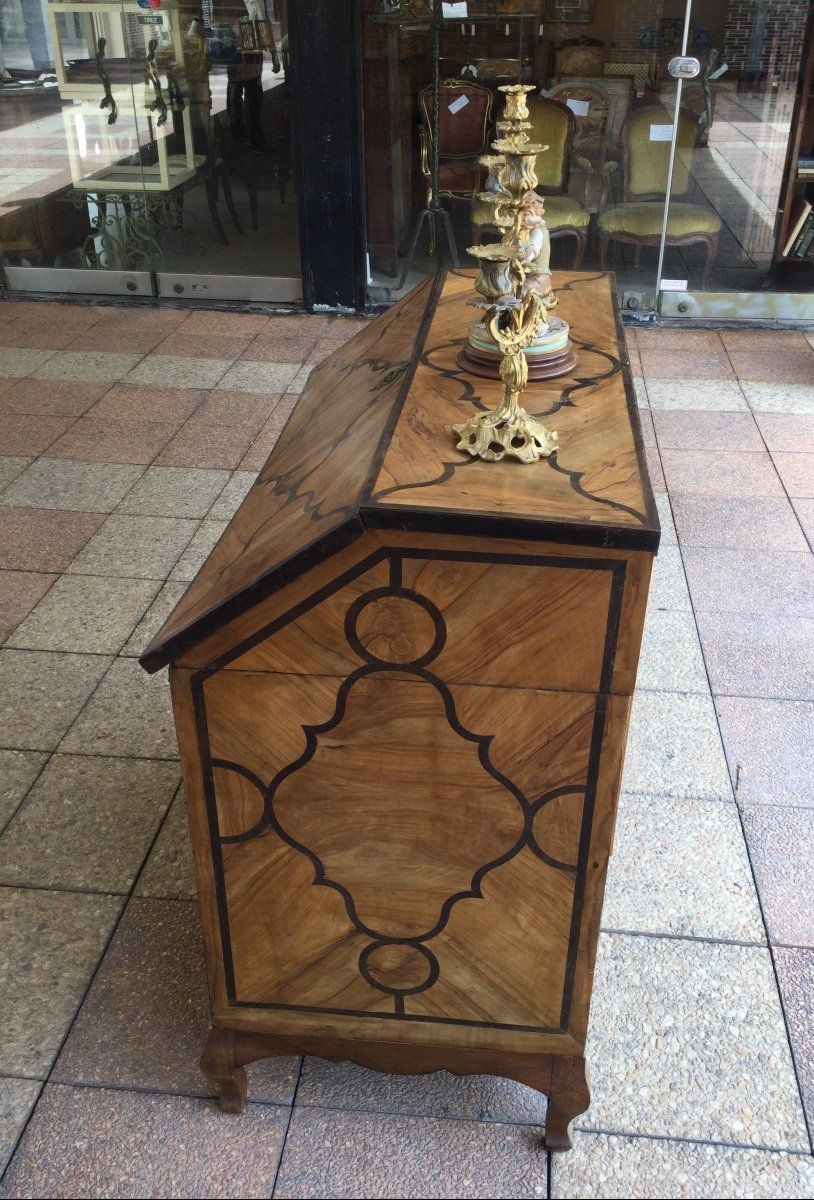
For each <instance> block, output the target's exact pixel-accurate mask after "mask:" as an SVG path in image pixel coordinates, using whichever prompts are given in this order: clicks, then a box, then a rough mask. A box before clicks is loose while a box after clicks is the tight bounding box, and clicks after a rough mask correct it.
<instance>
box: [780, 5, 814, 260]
mask: <svg viewBox="0 0 814 1200" xmlns="http://www.w3.org/2000/svg"><path fill="white" fill-rule="evenodd" d="M803 62H804V69H803V72H802V77H801V83H800V89H799V91H798V93H797V98H796V101H795V105H794V113H793V115H792V125H791V128H792V136H791V138H790V139H789V148H788V154H787V157H786V165H785V169H784V175H783V178H784V187H783V193H782V208H781V220H780V224H779V229H778V237H777V246H776V251H775V261H776V262H779V263H784V264H789V265H798V264H806V263H807V264H808V265H809V266H812V265H814V259H811V258H809V259H805V258H800V257H798V256H797V255H796V254H787V253H786V250H787V249H790V248H793V246H794V243H793V242H792V239H791V234H792V233H793V232H794V230H795V225H796V224H797V223H798V221H799V219H800V215H801V213H803V212H804V211H805V208H804V206H805V205H806V204H808V203H810V204H812V205H814V168H812V167H811V166H808V165H804V164H803V162H801V160H808V162H809V163H812V162H814V6H812V8H811V11H810V12H809V18H808V25H807V27H806V34H805V42H804V48H803ZM812 220H814V209H812V212H811V213H809V214H808V221H809V222H811V221H812Z"/></svg>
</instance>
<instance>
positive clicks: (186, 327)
mask: <svg viewBox="0 0 814 1200" xmlns="http://www.w3.org/2000/svg"><path fill="white" fill-rule="evenodd" d="M313 319H314V318H313V317H300V316H295V317H272V318H270V319H269V317H267V316H265V314H264V313H243V312H240V313H234V312H233V313H229V312H190V313H188V315H187V318H186V320H185V321H184V323H183V333H185V334H187V333H189V334H214V335H215V336H216V337H219V336H221V335H226V336H229V337H257V336H258V335H259V334H261V333H266V332H268V330H269V326H270V323H271V322H275V321H295V322H296V321H298V320H313ZM316 320H317V321H318V322H319V321H321V320H322V318H321V317H317V318H316Z"/></svg>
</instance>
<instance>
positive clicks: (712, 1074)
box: [578, 934, 809, 1150]
mask: <svg viewBox="0 0 814 1200" xmlns="http://www.w3.org/2000/svg"><path fill="white" fill-rule="evenodd" d="M586 1056H587V1058H588V1061H589V1063H590V1064H591V1091H592V1094H593V1095H592V1103H591V1107H590V1108H589V1109H588V1112H587V1113H585V1114H583V1115H582V1116H581V1117H580V1118H579V1120H578V1124H579V1125H580V1126H581V1127H583V1128H591V1129H601V1130H604V1131H611V1130H612V1131H614V1132H620V1133H647V1134H655V1135H657V1136H665V1137H682V1138H689V1139H690V1140H692V1141H723V1142H734V1143H736V1144H739V1145H754V1146H772V1147H777V1148H778V1149H784V1150H808V1149H809V1144H808V1135H807V1133H806V1128H805V1124H804V1121H803V1112H802V1108H801V1105H800V1099H799V1094H798V1091H797V1086H796V1081H795V1078H794V1070H793V1066H792V1061H791V1054H790V1051H789V1045H788V1041H787V1038H786V1031H785V1026H784V1023H783V1014H782V1010H781V1007H780V998H779V996H778V993H777V986H776V984H775V978H774V973H773V970H772V962H771V958H770V956H769V951H768V950H767V949H764V948H763V947H760V946H733V945H727V944H725V943H715V942H705V941H693V940H687V939H684V938H681V939H674V938H658V937H642V936H637V935H625V934H603V935H602V936H601V937H600V940H599V954H598V956H597V969H596V977H595V982H594V995H593V1001H592V1005H591V1021H590V1025H589V1030H588V1046H587V1050H586Z"/></svg>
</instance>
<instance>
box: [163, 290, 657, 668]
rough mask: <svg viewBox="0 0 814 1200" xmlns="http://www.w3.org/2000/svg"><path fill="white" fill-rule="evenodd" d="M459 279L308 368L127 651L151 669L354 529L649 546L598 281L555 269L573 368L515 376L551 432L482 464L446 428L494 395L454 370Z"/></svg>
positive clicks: (415, 297)
mask: <svg viewBox="0 0 814 1200" xmlns="http://www.w3.org/2000/svg"><path fill="white" fill-rule="evenodd" d="M474 274H475V273H474V272H471V271H458V272H450V273H441V274H439V275H438V276H435V277H433V278H431V279H428V280H425V281H424V282H423V283H422V284H420V285H419V287H417V288H415V289H414V291H412V292H411V293H410V294H409V295H408V296H406V297H405V298H404V299H403V300H401V301H400V302H399V303H398V304H396V305H394V306H393V307H392V308H391V309H389V310H388V311H387V312H386V313H384V314H383V315H382V316H380V317H378V318H377V319H376V320H375V321H372V322H371V323H370V324H369V325H368V326H367V327H366V328H364V329H363V330H362V331H361V332H360V333H359V334H357V335H356V337H354V338H353V339H351V341H349V342H348V343H347V344H346V345H345V346H343V347H342V348H341V349H340V350H338V351H336V352H335V353H334V354H333V355H331V356H330V357H329V358H328V359H326V360H325V361H324V362H323V363H321V364H320V366H319V367H317V368H316V369H315V370H314V371H313V373H312V375H311V378H310V379H309V381H308V383H307V385H306V387H305V389H304V391H303V394H302V396H301V397H300V399H299V402H298V403H297V405H296V407H295V409H294V411H293V412H292V414H291V417H290V418H289V420H288V422H287V424H286V426H285V428H284V430H283V432H282V434H281V435H280V439H279V441H278V443H277V445H276V446H275V448H274V450H273V451H272V454H271V456H270V457H269V459H268V461H267V463H266V465H265V466H264V468H263V470H262V471H261V472H260V474H259V476H258V478H257V481H256V482H255V484H254V485H253V487H252V488H251V490H250V491H249V493H248V495H247V496H246V499H245V500H244V501H243V504H242V505H241V507H240V509H239V510H238V511H237V513H236V514H235V516H234V518H233V519H232V521H231V523H230V524H229V526H228V528H227V529H226V531H225V532H224V534H223V536H222V538H221V539H220V541H219V542H218V544H217V546H216V547H215V548H214V550H213V551H212V553H211V554H210V556H209V558H208V559H207V560H206V562H205V563H204V565H203V567H202V568H201V570H200V572H199V573H198V575H197V577H196V579H195V580H194V582H193V583H192V584H191V585H190V587H189V589H188V591H187V592H186V594H185V595H184V597H183V598H182V600H181V601H180V603H179V604H178V606H177V607H176V609H175V611H174V612H173V613H172V615H171V616H170V617H169V619H168V620H167V622H166V623H165V625H164V626H163V628H162V629H161V630H160V632H159V633H158V634H157V635H156V636H155V637H154V638H153V640H152V642H151V643H150V645H149V646H148V647H147V649H146V650H145V651H144V654H143V655H142V657H141V660H140V661H141V665H142V666H143V667H144V668H145V670H147V671H157V670H159V669H160V668H161V667H163V666H165V665H166V664H167V663H168V662H171V661H172V660H173V659H175V658H176V657H178V655H179V654H181V653H183V652H184V651H185V650H187V649H189V647H190V646H192V645H194V644H195V643H196V642H198V641H199V640H200V639H201V638H202V637H204V636H206V635H207V634H209V633H211V632H212V630H213V629H214V628H216V627H217V626H218V625H221V624H223V623H225V622H226V621H227V620H230V619H231V618H232V617H234V616H236V615H238V614H239V613H241V612H244V611H246V609H248V608H250V607H251V606H252V605H253V604H255V603H257V602H258V601H259V600H261V599H263V598H264V597H265V596H267V595H269V594H270V593H271V592H272V591H276V590H277V589H278V588H280V587H282V586H284V585H285V584H286V583H287V582H289V581H290V580H291V579H293V578H296V577H297V576H298V575H300V574H302V572H303V571H305V570H307V569H308V568H309V567H311V566H313V565H314V563H316V562H319V561H321V560H322V559H324V558H327V557H330V555H331V554H333V553H335V552H336V551H337V550H338V549H340V548H341V547H342V546H345V545H348V544H349V543H350V542H353V541H355V540H356V539H357V538H359V537H362V536H363V535H364V533H365V531H366V530H367V529H369V528H399V529H416V530H429V531H434V532H449V533H457V534H460V535H466V534H485V535H487V536H504V537H523V538H533V539H538V540H549V541H561V542H570V543H572V544H588V545H605V546H625V547H628V548H631V549H643V550H650V551H655V550H656V548H657V546H658V537H659V525H658V518H657V515H656V510H655V503H654V500H653V495H652V492H651V489H650V484H649V480H648V477H647V468H646V465H645V461H644V453H643V448H642V442H641V430H640V426H639V420H638V412H637V409H636V404H635V398H634V397H633V396H632V393H631V391H630V389H629V386H628V387H626V382H625V379H624V374H623V372H622V363H623V362H624V361H625V351H624V338H623V334H622V331H621V327H620V326H619V323H618V314H617V310H616V301H615V296H614V293H613V288H612V279H611V277H610V276H608V275H606V274H589V273H574V274H565V273H561V274H560V275H559V276H555V284H558V285H559V286H558V288H557V291H558V295H559V296H560V300H561V308H560V311H561V312H562V315H563V316H564V317H565V318H566V319H567V320H568V322H569V324H570V325H571V334H572V340H573V341H574V344H575V347H576V350H577V354H578V356H579V362H578V365H577V367H576V368H575V370H574V372H573V374H571V375H567V376H564V377H562V378H560V379H554V380H546V381H541V382H538V383H533V384H530V385H529V387H528V389H527V391H526V392H525V393H524V403H525V405H526V407H527V408H528V409H529V410H530V411H533V412H535V413H536V414H538V415H541V416H543V418H544V420H545V423H546V424H547V425H548V426H549V427H550V428H553V429H555V430H556V431H557V432H558V434H559V437H560V449H559V451H558V453H557V455H556V456H555V457H553V458H552V459H549V460H547V461H545V462H540V463H536V464H527V465H526V464H521V463H518V462H516V461H510V460H504V461H503V462H501V463H484V462H481V461H480V460H477V459H473V458H470V457H469V456H468V455H466V454H464V453H461V452H459V451H457V450H456V449H455V442H454V441H453V439H452V436H451V435H450V433H449V431H448V427H449V426H450V425H451V424H453V423H454V422H458V421H461V420H464V419H465V418H466V417H467V416H470V415H471V414H472V412H473V411H476V410H477V409H478V408H481V407H483V406H486V407H489V408H493V407H495V406H496V405H497V403H498V402H499V399H500V387H501V385H500V383H499V381H498V380H494V381H493V380H488V379H479V378H476V377H475V376H471V375H465V374H464V373H462V372H461V371H460V369H459V368H458V367H457V365H456V361H455V359H456V355H457V353H458V351H459V350H460V348H461V345H462V344H463V342H464V340H465V337H466V331H467V326H468V324H469V323H470V322H471V321H472V320H476V319H477V317H478V313H477V310H475V309H473V308H471V307H470V306H469V301H470V300H471V299H472V296H473V294H474V293H473V288H472V285H473V280H474Z"/></svg>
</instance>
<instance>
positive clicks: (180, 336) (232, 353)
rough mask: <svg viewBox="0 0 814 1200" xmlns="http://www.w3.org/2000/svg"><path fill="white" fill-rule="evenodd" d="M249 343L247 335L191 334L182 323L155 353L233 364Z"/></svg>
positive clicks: (249, 339)
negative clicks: (224, 361) (209, 359)
mask: <svg viewBox="0 0 814 1200" xmlns="http://www.w3.org/2000/svg"><path fill="white" fill-rule="evenodd" d="M251 342H252V339H251V337H250V336H249V334H248V333H246V334H241V335H237V334H233V333H231V334H230V333H192V332H191V331H189V330H188V323H187V322H184V324H183V325H182V326H180V327H179V328H178V329H176V330H174V331H173V333H171V334H170V336H169V337H168V338H166V340H165V341H163V342H161V344H160V345H158V346H156V353H157V354H170V355H175V356H178V357H180V358H219V359H222V360H229V361H230V362H234V361H235V359H237V358H240V356H241V354H242V353H243V351H244V350H246V349H247V348H248V347H249V346H250V345H251ZM151 348H152V347H151Z"/></svg>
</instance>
